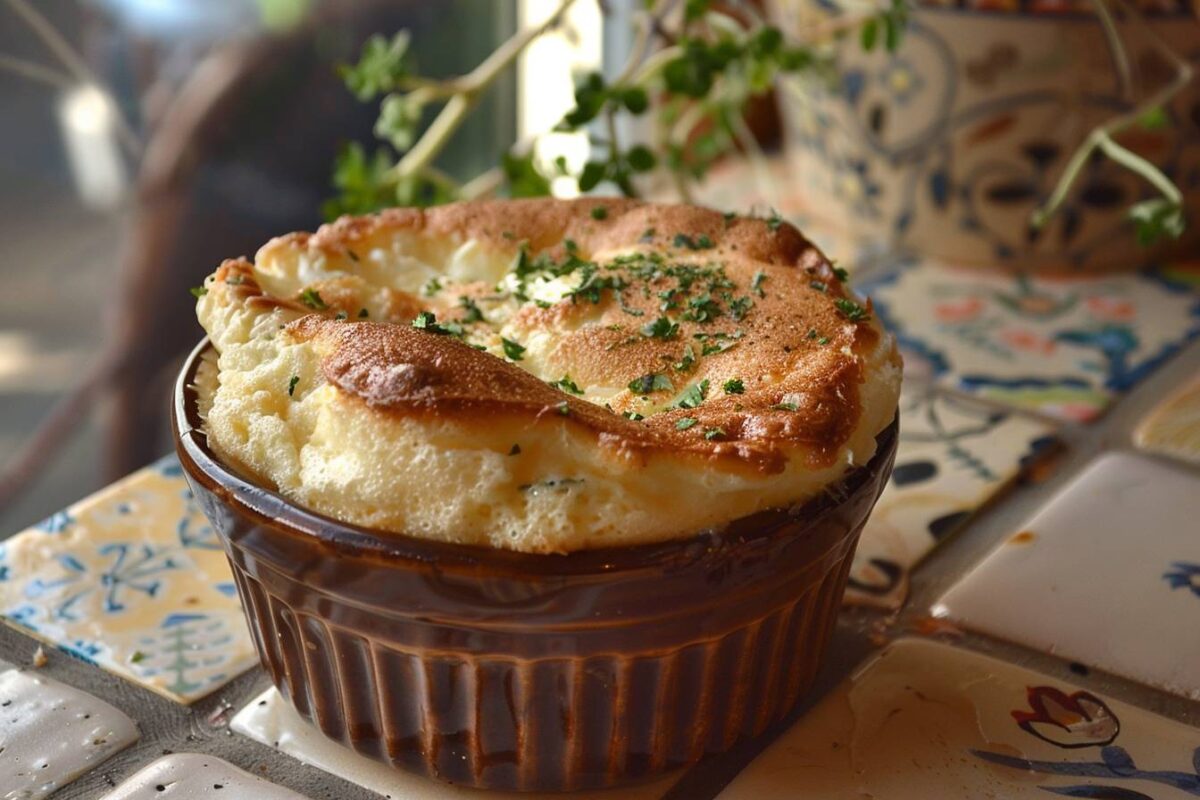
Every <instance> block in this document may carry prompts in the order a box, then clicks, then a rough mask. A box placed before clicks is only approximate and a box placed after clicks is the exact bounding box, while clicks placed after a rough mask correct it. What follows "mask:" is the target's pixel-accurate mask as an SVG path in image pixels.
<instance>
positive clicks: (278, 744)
mask: <svg viewBox="0 0 1200 800" xmlns="http://www.w3.org/2000/svg"><path fill="white" fill-rule="evenodd" d="M230 728H232V729H233V730H234V731H236V732H237V733H240V734H242V735H244V736H248V737H250V738H251V739H254V740H255V741H258V742H262V743H263V744H265V745H268V746H270V747H274V748H276V749H277V750H281V751H283V752H284V753H287V754H288V755H290V756H292V757H293V758H296V759H298V760H300V761H303V762H304V763H305V764H310V765H312V766H314V767H317V768H318V769H323V770H325V771H326V772H330V773H332V774H334V775H337V776H339V777H341V778H344V779H345V780H348V781H350V782H352V783H356V784H358V785H359V786H362V787H363V788H365V789H369V790H371V791H373V792H378V793H379V794H381V795H383V796H384V797H403V798H405V800H479V799H480V798H483V797H486V798H488V799H489V800H539V798H542V800H550V798H561V797H564V796H565V795H562V794H541V793H536V792H533V793H529V792H527V793H518V792H480V791H478V790H475V789H464V788H462V787H461V786H454V785H451V784H448V783H439V782H437V781H433V780H429V779H428V778H423V777H421V776H419V775H414V774H411V773H407V772H403V771H400V770H396V769H393V768H391V767H389V766H387V765H386V764H382V763H380V762H378V761H374V760H372V759H370V758H367V757H366V756H363V755H359V754H358V753H356V752H354V751H353V750H351V749H350V748H348V747H345V746H344V745H342V744H340V743H338V742H335V741H333V740H332V739H329V738H327V737H326V736H325V735H324V734H323V733H321V731H319V730H318V729H317V728H316V727H315V726H314V725H312V724H310V723H308V722H306V721H305V720H304V719H302V718H301V717H300V715H299V714H297V713H296V711H295V710H294V709H293V708H292V707H291V705H289V704H288V702H287V701H286V700H284V699H283V697H282V696H281V695H280V694H279V692H278V691H277V690H275V689H268V690H267V691H266V692H264V693H263V694H262V695H260V696H259V697H256V698H255V699H254V700H252V701H251V702H250V704H249V705H247V706H246V707H245V708H243V709H242V710H241V711H239V712H238V713H237V715H236V716H235V717H234V718H233V721H232V722H231V723H230ZM678 777H679V776H678V775H672V776H669V777H666V778H663V779H660V780H657V781H654V782H653V783H646V784H640V785H637V786H631V787H627V788H623V789H613V790H610V791H599V792H577V793H572V794H571V795H570V797H571V798H572V800H651V798H659V797H662V796H663V795H664V794H665V793H666V791H667V790H668V789H669V788H670V787H671V785H672V784H673V783H674V782H675V781H676V780H677V779H678Z"/></svg>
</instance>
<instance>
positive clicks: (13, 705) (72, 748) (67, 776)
mask: <svg viewBox="0 0 1200 800" xmlns="http://www.w3.org/2000/svg"><path fill="white" fill-rule="evenodd" d="M137 739H138V728H137V725H136V724H135V723H134V721H133V720H131V719H130V718H129V717H127V716H126V715H125V714H124V713H122V712H121V711H119V710H118V709H116V708H113V707H112V706H111V705H109V704H108V703H106V702H104V701H103V700H100V699H99V698H97V697H92V696H91V695H90V694H87V693H86V692H81V691H80V690H78V689H75V688H72V687H70V686H67V685H65V684H62V683H59V682H58V681H56V680H53V679H52V678H47V677H45V676H44V675H39V674H37V673H34V672H27V671H23V670H15V669H10V670H8V671H7V672H4V673H0V792H3V793H4V794H2V795H0V797H2V798H3V800H37V799H38V798H41V797H47V796H49V795H50V794H53V793H54V792H56V791H57V790H59V789H61V788H62V787H63V786H66V785H67V784H69V783H71V782H72V781H74V780H75V779H76V778H78V777H79V776H80V775H82V774H83V773H85V772H87V771H88V770H90V769H92V767H95V766H96V765H98V764H100V763H101V762H103V761H105V760H107V759H108V758H109V757H110V756H113V755H115V754H116V753H119V752H120V751H122V750H124V749H125V748H126V747H128V746H129V745H131V744H133V743H134V742H136V741H137Z"/></svg>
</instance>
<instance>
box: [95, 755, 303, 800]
mask: <svg viewBox="0 0 1200 800" xmlns="http://www.w3.org/2000/svg"><path fill="white" fill-rule="evenodd" d="M205 798H230V800H237V798H247V800H249V798H253V799H254V800H305V798H304V796H303V795H299V794H296V793H295V792H293V791H291V790H290V789H285V788H283V787H282V786H277V785H275V784H273V783H270V782H268V781H265V780H263V779H262V778H259V777H258V776H256V775H251V774H250V773H249V772H246V771H245V770H242V769H238V768H237V767H235V766H234V765H233V764H230V763H229V762H228V761H223V760H221V759H219V758H214V757H212V756H206V755H202V754H200V753H172V754H171V755H168V756H163V757H162V758H160V759H158V760H157V761H155V762H153V763H151V764H149V765H147V766H145V767H143V768H142V769H140V770H138V771H137V772H136V773H134V774H133V775H131V776H130V777H129V778H127V779H126V780H125V781H123V782H122V783H121V785H120V786H118V787H117V788H116V789H113V790H112V791H111V792H109V793H108V794H106V795H104V797H102V798H101V799H100V800H205Z"/></svg>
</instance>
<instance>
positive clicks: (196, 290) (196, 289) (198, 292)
mask: <svg viewBox="0 0 1200 800" xmlns="http://www.w3.org/2000/svg"><path fill="white" fill-rule="evenodd" d="M188 291H189V292H191V294H192V297H195V298H196V299H197V300H199V299H200V298H201V297H204V295H206V294H208V289H207V287H204V286H193V287H192V288H190V289H188Z"/></svg>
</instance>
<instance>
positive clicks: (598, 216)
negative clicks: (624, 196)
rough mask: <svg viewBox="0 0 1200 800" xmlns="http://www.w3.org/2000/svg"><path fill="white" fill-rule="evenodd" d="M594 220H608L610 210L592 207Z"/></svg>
mask: <svg viewBox="0 0 1200 800" xmlns="http://www.w3.org/2000/svg"><path fill="white" fill-rule="evenodd" d="M592 219H594V220H603V219H608V208H607V207H606V206H592Z"/></svg>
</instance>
